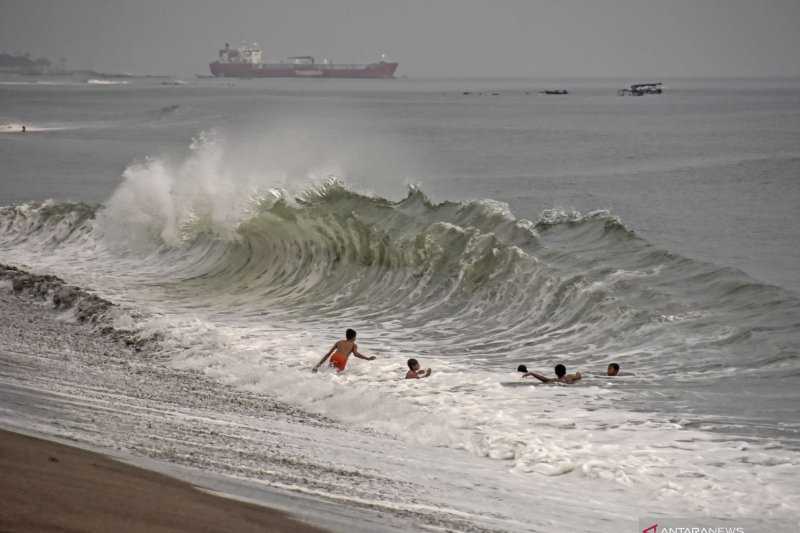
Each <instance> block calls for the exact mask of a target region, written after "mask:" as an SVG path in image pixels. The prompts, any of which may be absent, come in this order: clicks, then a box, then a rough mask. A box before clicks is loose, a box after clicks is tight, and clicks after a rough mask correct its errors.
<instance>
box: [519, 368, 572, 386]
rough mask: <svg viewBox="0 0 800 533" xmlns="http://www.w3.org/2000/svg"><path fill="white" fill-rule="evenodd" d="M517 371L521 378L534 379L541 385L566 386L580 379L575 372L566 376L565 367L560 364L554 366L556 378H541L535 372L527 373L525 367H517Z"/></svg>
mask: <svg viewBox="0 0 800 533" xmlns="http://www.w3.org/2000/svg"><path fill="white" fill-rule="evenodd" d="M517 371H519V372H522V377H523V378H527V377H532V378H536V379H538V380H539V381H541V382H542V383H566V384H570V383H575V382H576V381H579V380H580V379H581V377H582V376H581V373H580V372H575V373H574V374H567V367H565V366H564V365H562V364H558V365H556V368H555V372H556V377H555V378H548V377H545V376H543V375H541V374H539V373H537V372H528V369H527V367H526V366H525V365H519V366H518V367H517Z"/></svg>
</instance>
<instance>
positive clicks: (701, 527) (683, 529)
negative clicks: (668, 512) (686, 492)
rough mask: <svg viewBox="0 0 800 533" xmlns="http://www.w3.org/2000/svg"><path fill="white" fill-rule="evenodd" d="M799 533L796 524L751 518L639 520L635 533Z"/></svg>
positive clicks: (661, 517)
mask: <svg viewBox="0 0 800 533" xmlns="http://www.w3.org/2000/svg"><path fill="white" fill-rule="evenodd" d="M639 532H641V533H800V529H798V527H797V524H792V523H791V522H788V521H786V520H783V521H781V520H771V519H764V520H762V519H752V518H707V517H695V518H675V517H664V516H659V517H645V518H640V519H639V527H638V529H637V530H636V533H639Z"/></svg>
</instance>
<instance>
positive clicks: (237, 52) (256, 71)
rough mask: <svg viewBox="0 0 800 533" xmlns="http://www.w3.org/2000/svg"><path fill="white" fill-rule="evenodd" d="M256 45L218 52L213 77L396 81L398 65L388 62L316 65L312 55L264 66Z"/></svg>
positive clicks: (325, 63)
mask: <svg viewBox="0 0 800 533" xmlns="http://www.w3.org/2000/svg"><path fill="white" fill-rule="evenodd" d="M261 58H262V51H261V49H260V48H259V47H258V45H257V44H253V45H249V46H248V45H246V46H240V47H239V48H231V46H230V44H228V43H225V48H223V49H222V50H220V51H219V59H217V60H216V61H214V62H213V63H211V64H209V68H210V69H211V74H213V75H214V76H217V77H222V78H394V71H395V70H397V65H398V64H397V63H392V62H389V61H386V57H385V56H381V60H380V61H378V62H377V63H369V64H366V65H349V64H337V63H332V62H330V61H329V60H327V59H324V60H323V61H322V62H321V63H317V62H316V61H315V59H314V58H313V57H312V56H295V57H289V58H286V60H284V61H281V62H280V63H263V62H262V59H261Z"/></svg>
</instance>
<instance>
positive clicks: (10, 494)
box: [0, 429, 324, 533]
mask: <svg viewBox="0 0 800 533" xmlns="http://www.w3.org/2000/svg"><path fill="white" fill-rule="evenodd" d="M0 471H2V472H3V475H2V476H0V531H20V532H22V531H98V532H105V531H130V532H140V531H141V532H144V531H147V532H160V531H164V532H166V531H176V532H179V531H186V532H199V531H208V532H212V531H237V532H248V531H253V532H255V531H260V532H265V531H266V532H287V531H297V532H309V533H312V532H321V531H324V530H323V529H319V528H316V527H313V526H310V525H308V524H305V523H303V522H300V521H298V520H296V519H294V518H291V517H290V516H289V515H287V514H286V513H283V512H281V511H277V510H274V509H270V508H267V507H263V506H259V505H254V504H250V503H245V502H241V501H238V500H233V499H228V498H223V497H220V496H214V495H212V494H209V493H207V492H204V491H202V490H199V489H198V488H196V487H194V486H192V485H191V484H189V483H186V482H184V481H179V480H177V479H173V478H170V477H167V476H164V475H162V474H159V473H155V472H152V471H149V470H145V469H142V468H138V467H136V466H132V465H127V464H124V463H121V462H119V461H115V460H113V459H111V458H109V457H106V456H104V455H101V454H98V453H95V452H90V451H86V450H83V449H80V448H74V447H71V446H65V445H63V444H58V443H55V442H51V441H47V440H42V439H38V438H33V437H29V436H26V435H21V434H19V433H12V432H10V431H5V430H2V429H0Z"/></svg>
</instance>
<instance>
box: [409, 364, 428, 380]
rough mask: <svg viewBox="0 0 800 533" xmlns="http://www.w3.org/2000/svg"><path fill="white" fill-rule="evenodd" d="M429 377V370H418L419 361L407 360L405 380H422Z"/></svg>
mask: <svg viewBox="0 0 800 533" xmlns="http://www.w3.org/2000/svg"><path fill="white" fill-rule="evenodd" d="M430 375H431V369H430V368H429V369H427V370H426V369H424V368H420V366H419V361H417V360H416V359H409V360H408V372H406V379H422V378H427V377H428V376H430Z"/></svg>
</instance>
